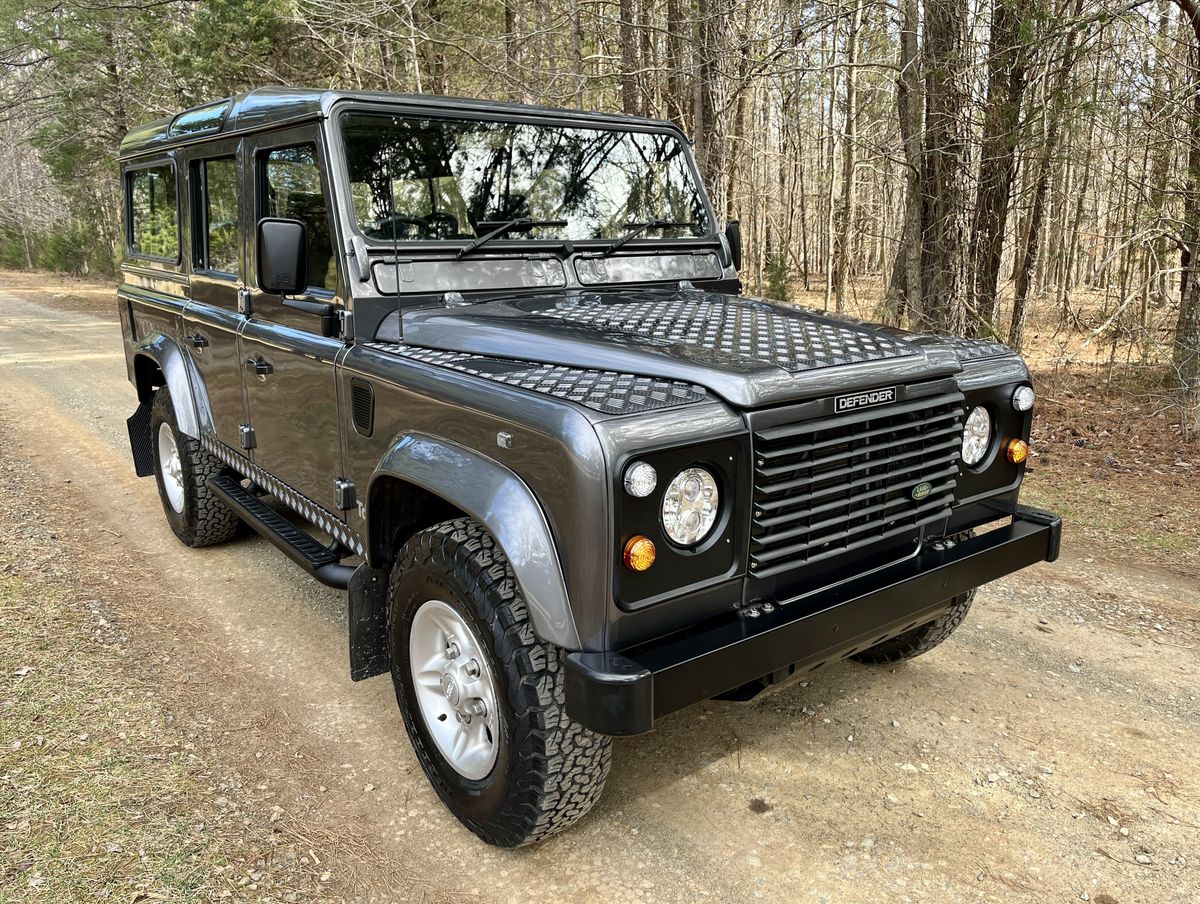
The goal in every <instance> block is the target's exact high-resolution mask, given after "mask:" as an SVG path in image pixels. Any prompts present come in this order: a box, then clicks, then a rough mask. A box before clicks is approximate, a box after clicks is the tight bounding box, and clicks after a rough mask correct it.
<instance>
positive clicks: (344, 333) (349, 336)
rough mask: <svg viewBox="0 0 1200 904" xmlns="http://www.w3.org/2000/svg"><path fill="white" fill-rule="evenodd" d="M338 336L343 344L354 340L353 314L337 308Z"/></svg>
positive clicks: (347, 310) (345, 309)
mask: <svg viewBox="0 0 1200 904" xmlns="http://www.w3.org/2000/svg"><path fill="white" fill-rule="evenodd" d="M337 317H338V335H339V336H340V337H341V338H342V340H343V341H345V342H352V341H353V340H354V312H353V311H351V310H350V309H349V308H338V312H337Z"/></svg>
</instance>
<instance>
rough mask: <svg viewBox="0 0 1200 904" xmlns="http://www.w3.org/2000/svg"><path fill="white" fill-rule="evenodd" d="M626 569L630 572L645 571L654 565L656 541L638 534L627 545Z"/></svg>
mask: <svg viewBox="0 0 1200 904" xmlns="http://www.w3.org/2000/svg"><path fill="white" fill-rule="evenodd" d="M624 559H625V567H626V568H628V569H629V570H630V571H645V570H646V569H647V568H649V567H650V566H651V565H653V564H654V541H653V540H651V539H650V538H649V537H643V536H642V535H641V534H637V535H635V536H633V537H630V538H629V542H628V543H626V544H625V556H624Z"/></svg>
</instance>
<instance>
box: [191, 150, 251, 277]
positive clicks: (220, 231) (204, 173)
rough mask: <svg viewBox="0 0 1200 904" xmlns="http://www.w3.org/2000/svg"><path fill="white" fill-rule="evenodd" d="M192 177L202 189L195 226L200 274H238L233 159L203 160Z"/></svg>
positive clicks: (239, 254)
mask: <svg viewBox="0 0 1200 904" xmlns="http://www.w3.org/2000/svg"><path fill="white" fill-rule="evenodd" d="M192 166H193V170H192V175H193V177H194V179H195V184H196V185H197V186H198V188H199V203H198V204H196V205H195V210H196V215H197V216H198V217H202V218H203V219H202V221H201V222H198V223H196V224H195V229H194V234H195V236H196V260H195V267H196V269H198V270H216V271H218V272H220V273H229V274H235V275H236V274H237V272H238V271H239V270H240V269H241V268H240V266H239V264H240V263H241V256H242V248H241V238H240V236H239V234H238V170H237V161H236V160H235V159H234V158H233V157H218V158H216V159H215V160H200V161H198V162H196V163H194V164H193V165H192Z"/></svg>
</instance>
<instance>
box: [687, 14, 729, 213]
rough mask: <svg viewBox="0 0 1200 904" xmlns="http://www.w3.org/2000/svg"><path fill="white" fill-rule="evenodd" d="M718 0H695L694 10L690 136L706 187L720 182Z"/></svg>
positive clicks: (720, 205)
mask: <svg viewBox="0 0 1200 904" xmlns="http://www.w3.org/2000/svg"><path fill="white" fill-rule="evenodd" d="M718 2H719V0H697V3H696V10H697V14H698V16H699V21H698V22H697V23H696V32H697V40H696V58H697V59H696V74H695V91H694V99H695V114H694V116H695V122H694V123H693V131H694V134H693V137H694V139H695V142H696V158H697V163H698V164H699V166H700V176H701V178H702V179H703V180H704V184H705V185H707V186H708V187H709V189H710V190H714V191H715V190H716V189H717V188H718V187H720V186H722V185H723V182H722V180H721V179H720V177H721V174H722V173H723V171H724V166H723V164H722V160H721V139H720V135H719V134H718V130H717V104H716V90H717V88H716V79H717V65H716V60H717V59H718V52H719V48H718V36H719V34H720V17H719V14H718V13H719V11H718V10H717V8H716V7H717V3H718ZM711 200H712V202H713V207H714V208H716V209H717V210H721V209H722V208H723V207H724V203H723V202H724V199H723V198H716V197H714V198H712V199H711Z"/></svg>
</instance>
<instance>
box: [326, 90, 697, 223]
mask: <svg viewBox="0 0 1200 904" xmlns="http://www.w3.org/2000/svg"><path fill="white" fill-rule="evenodd" d="M341 128H342V136H343V140H344V142H345V150H346V161H347V165H348V168H349V174H350V198H351V202H352V204H353V207H354V216H355V219H356V221H357V224H358V228H359V229H360V230H361V231H362V233H363V234H364V235H365V236H366V237H367V238H369V239H378V240H381V241H386V242H391V241H392V240H393V239H395V240H397V241H430V240H434V241H436V240H446V241H450V240H454V241H465V240H470V239H474V238H476V237H478V236H479V235H480V234H482V233H486V232H487V231H488V230H489V229H494V228H495V227H496V225H497V224H499V223H503V222H505V221H508V220H513V219H517V218H528V219H532V220H537V221H554V220H559V221H566V222H565V225H560V224H556V223H550V224H548V225H539V226H538V228H534V229H526V230H523V231H513V232H510V233H508V234H506V235H505V236H504V237H503V238H504V241H514V240H515V241H522V240H525V241H528V240H536V239H542V240H546V239H551V240H570V241H583V240H616V239H619V238H620V237H621V236H623V235H624V234H625V233H627V232H629V230H630V229H631V228H633V227H635V226H637V225H639V224H642V223H646V222H649V221H664V222H665V223H667V224H669V225H667V226H664V227H662V228H658V229H657V230H655V231H651V232H647V233H646V235H645V236H643V238H645V239H661V238H668V239H669V238H683V237H699V236H704V235H707V234H708V233H709V228H708V217H707V214H706V213H705V208H704V202H703V201H702V200H701V196H700V191H699V189H698V188H697V186H696V181H695V179H694V178H693V176H692V171H691V167H690V166H689V164H688V157H687V154H686V152H685V150H684V146H683V143H682V142H681V141H680V140H679V139H678V138H677V137H676V136H674V135H670V134H663V133H657V132H625V131H606V130H602V129H580V128H564V127H561V126H548V125H532V124H528V123H516V122H476V121H470V120H439V119H429V118H407V117H402V116H394V115H391V114H386V113H367V112H353V111H352V112H347V113H344V114H342V117H341Z"/></svg>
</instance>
